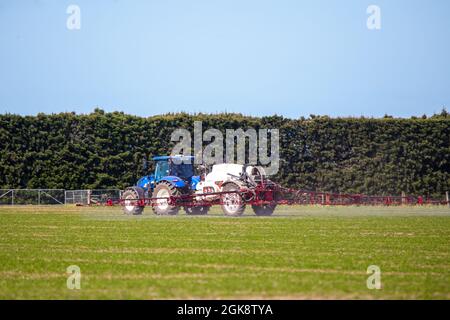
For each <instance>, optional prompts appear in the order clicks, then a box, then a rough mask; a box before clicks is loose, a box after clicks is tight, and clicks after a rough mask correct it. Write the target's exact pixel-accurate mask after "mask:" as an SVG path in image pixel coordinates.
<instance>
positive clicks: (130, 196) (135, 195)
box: [122, 188, 144, 215]
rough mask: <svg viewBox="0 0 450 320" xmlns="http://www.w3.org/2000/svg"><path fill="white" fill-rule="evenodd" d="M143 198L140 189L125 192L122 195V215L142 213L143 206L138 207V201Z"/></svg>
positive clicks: (142, 191)
mask: <svg viewBox="0 0 450 320" xmlns="http://www.w3.org/2000/svg"><path fill="white" fill-rule="evenodd" d="M143 197H144V190H142V189H141V188H133V189H128V190H126V191H125V192H124V193H123V195H122V200H123V213H125V214H133V215H139V214H142V211H144V207H143V206H139V205H138V202H139V199H142V198H143Z"/></svg>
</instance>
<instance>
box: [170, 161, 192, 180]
mask: <svg viewBox="0 0 450 320" xmlns="http://www.w3.org/2000/svg"><path fill="white" fill-rule="evenodd" d="M171 169H172V170H171V171H172V175H174V176H176V177H180V178H182V179H185V180H187V179H189V178H190V177H192V176H193V175H194V167H193V166H192V164H188V163H181V164H174V163H172V168H171Z"/></svg>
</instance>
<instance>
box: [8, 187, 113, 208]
mask: <svg viewBox="0 0 450 320" xmlns="http://www.w3.org/2000/svg"><path fill="white" fill-rule="evenodd" d="M121 195H122V190H119V189H94V190H64V189H0V205H63V204H79V205H91V204H100V203H103V202H106V200H108V199H109V198H120V197H121Z"/></svg>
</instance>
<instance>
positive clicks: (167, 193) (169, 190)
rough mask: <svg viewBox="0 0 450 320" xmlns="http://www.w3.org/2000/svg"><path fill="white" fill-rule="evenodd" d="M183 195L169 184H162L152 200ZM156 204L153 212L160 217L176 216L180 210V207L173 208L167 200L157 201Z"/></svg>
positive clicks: (155, 191) (155, 190)
mask: <svg viewBox="0 0 450 320" xmlns="http://www.w3.org/2000/svg"><path fill="white" fill-rule="evenodd" d="M180 194H181V192H180V190H178V189H177V188H176V187H175V186H173V185H172V184H170V183H168V182H165V181H163V182H160V183H159V184H158V185H157V186H156V187H155V189H154V190H153V194H152V198H163V197H171V196H179V195H180ZM156 202H157V203H156V204H155V205H153V206H152V209H153V212H154V213H155V214H159V215H175V214H177V213H178V211H179V210H180V207H178V206H171V205H169V203H168V202H167V200H163V199H161V200H156Z"/></svg>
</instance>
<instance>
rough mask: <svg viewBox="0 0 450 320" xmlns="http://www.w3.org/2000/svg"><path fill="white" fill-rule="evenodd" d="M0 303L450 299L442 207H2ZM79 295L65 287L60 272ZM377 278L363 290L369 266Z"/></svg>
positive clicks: (448, 211) (448, 237)
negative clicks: (195, 212) (73, 275)
mask: <svg viewBox="0 0 450 320" xmlns="http://www.w3.org/2000/svg"><path fill="white" fill-rule="evenodd" d="M0 230H1V232H0V298H1V299H181V298H182V299H190V298H199V299H226V298H230V299H260V298H262V299H264V298H273V299H397V298H398V299H450V208H448V207H443V206H442V207H319V206H317V207H316V206H310V207H283V208H279V209H277V210H276V212H275V214H274V215H273V216H272V217H256V216H254V215H253V213H252V212H250V211H248V212H246V213H245V214H244V216H242V217H239V218H231V217H223V216H222V215H221V211H220V209H219V208H217V209H214V210H212V213H211V214H210V215H208V216H186V215H185V214H184V212H181V211H180V214H179V215H178V216H169V217H167V216H155V215H154V214H153V213H152V212H151V210H150V209H149V208H147V209H146V210H145V211H144V215H142V216H124V215H123V214H122V211H121V209H120V208H116V207H113V208H111V207H109V208H108V207H99V208H89V207H72V206H53V207H37V206H34V207H33V206H28V207H19V206H17V207H0ZM71 265H76V266H78V267H79V268H80V271H81V282H80V283H81V288H80V289H79V290H77V289H73V290H71V289H68V288H67V284H66V281H67V277H68V276H69V274H68V273H66V269H67V267H69V266H71ZM370 265H376V266H378V267H379V268H380V270H381V289H379V290H377V289H372V290H369V289H368V287H367V285H366V281H367V278H368V277H369V276H370V274H367V268H368V267H369V266H370Z"/></svg>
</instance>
